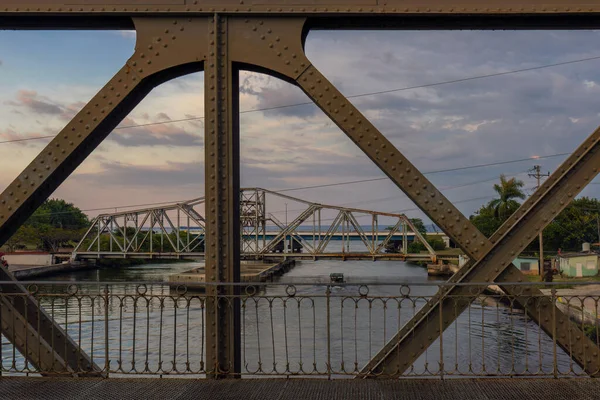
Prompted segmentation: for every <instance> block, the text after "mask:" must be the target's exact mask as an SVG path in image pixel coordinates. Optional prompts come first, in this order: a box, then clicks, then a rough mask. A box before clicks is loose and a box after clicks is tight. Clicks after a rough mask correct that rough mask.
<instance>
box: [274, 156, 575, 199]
mask: <svg viewBox="0 0 600 400" xmlns="http://www.w3.org/2000/svg"><path fill="white" fill-rule="evenodd" d="M570 154H571V153H557V154H550V155H547V156H532V157H529V158H520V159H516V160H510V161H498V162H492V163H487V164H477V165H469V166H464V167H456V168H448V169H440V170H435V171H428V172H424V173H423V175H432V174H440V173H443V172H456V171H464V170H468V169H475V168H483V167H492V166H497V165H506V164H513V163H519V162H525V161H531V160H542V159H547V158H553V157H561V156H567V155H570ZM384 180H389V178H388V177H384V178H370V179H361V180H357V181H346V182H337V183H327V184H323V185H314V186H304V187H296V188H291V189H281V190H274V192H277V193H283V192H292V191H296V190H304V189H319V188H326V187H332V186H342V185H352V184H356V183H365V182H376V181H384Z"/></svg>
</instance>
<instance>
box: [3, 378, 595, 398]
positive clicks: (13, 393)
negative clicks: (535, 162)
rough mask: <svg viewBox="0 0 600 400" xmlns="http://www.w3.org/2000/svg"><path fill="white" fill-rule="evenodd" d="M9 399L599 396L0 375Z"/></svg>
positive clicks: (466, 385)
mask: <svg viewBox="0 0 600 400" xmlns="http://www.w3.org/2000/svg"><path fill="white" fill-rule="evenodd" d="M0 393H2V394H3V396H2V397H3V398H7V399H44V400H50V399H60V400H62V399H80V398H81V399H87V400H92V399H109V398H114V399H138V398H140V399H141V398H143V399H167V398H168V399H173V400H175V399H177V400H184V399H194V400H204V399H206V400H219V399H244V400H288V399H289V400H336V399H344V400H353V399H377V400H392V399H394V400H396V399H407V400H408V399H410V400H429V399H431V400H444V399H461V400H472V399H473V400H474V399H478V400H479V399H482V400H496V399H498V400H500V399H502V400H504V399H520V400H530V399H532V400H533V399H536V400H537V399H543V400H552V399H579V400H587V399H600V381H598V380H595V379H447V380H434V379H429V380H412V379H405V380H396V381H380V380H377V381H376V380H358V379H355V380H346V379H342V380H333V381H329V380H325V379H322V380H320V379H286V380H283V379H280V380H277V379H242V380H220V381H212V380H205V379H199V380H196V379H119V378H116V379H104V380H102V379H83V378H82V379H65V378H32V377H29V378H12V377H3V378H0Z"/></svg>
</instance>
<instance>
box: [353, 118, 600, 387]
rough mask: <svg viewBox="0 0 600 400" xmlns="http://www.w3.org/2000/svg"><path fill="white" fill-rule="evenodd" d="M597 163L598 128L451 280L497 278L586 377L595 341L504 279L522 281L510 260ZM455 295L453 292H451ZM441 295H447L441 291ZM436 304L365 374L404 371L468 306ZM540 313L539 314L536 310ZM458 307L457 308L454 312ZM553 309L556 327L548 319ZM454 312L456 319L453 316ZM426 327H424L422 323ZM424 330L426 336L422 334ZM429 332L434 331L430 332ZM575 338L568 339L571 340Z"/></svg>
mask: <svg viewBox="0 0 600 400" xmlns="http://www.w3.org/2000/svg"><path fill="white" fill-rule="evenodd" d="M598 166H600V128H599V129H598V130H596V131H595V132H594V133H592V135H590V137H589V138H588V139H587V140H586V141H585V142H584V143H583V144H582V145H581V146H580V147H579V148H578V149H577V150H576V151H575V152H574V153H573V154H572V155H571V156H570V157H569V158H568V159H567V160H566V161H565V162H564V163H563V164H562V165H561V166H560V167H559V168H558V169H557V171H556V172H555V173H554V174H552V175H551V176H550V177H549V178H548V180H547V181H546V182H545V183H544V185H542V186H541V187H540V188H539V189H538V190H537V191H536V192H535V193H534V194H533V195H532V196H531V197H530V198H529V199H527V200H526V201H525V202H524V204H523V205H522V206H521V207H520V208H519V210H518V211H517V212H515V214H513V216H511V218H509V220H507V221H506V222H505V223H504V224H503V225H502V227H501V228H500V229H498V231H497V232H496V233H494V235H493V236H492V237H491V238H490V239H489V241H488V243H486V247H487V249H486V252H485V254H483V255H481V256H480V257H477V256H474V257H473V256H472V255H469V256H471V257H473V258H474V261H473V262H470V263H469V264H468V265H467V266H465V267H464V268H462V269H461V270H460V271H459V272H458V273H457V274H456V275H455V276H453V277H452V279H451V281H452V282H459V281H463V282H492V281H496V282H498V283H499V284H500V286H501V288H502V289H503V290H504V291H505V292H506V293H508V294H509V295H511V296H514V297H515V299H516V300H517V302H518V303H519V304H520V305H521V306H522V307H523V308H525V310H526V311H527V312H528V315H529V316H531V318H532V319H534V320H535V321H536V322H537V323H538V324H539V325H540V327H541V328H542V330H544V331H545V332H546V333H548V334H549V335H551V336H553V337H555V338H556V341H557V344H558V345H559V346H560V347H561V348H562V349H563V350H564V351H565V352H566V353H567V354H570V355H571V356H572V358H573V359H574V360H575V361H576V362H577V363H578V364H579V365H580V366H581V367H582V368H583V369H584V370H585V371H586V372H587V373H588V374H590V375H592V376H596V375H598V374H600V351H599V350H598V347H597V345H596V344H595V343H594V342H593V341H591V340H590V339H588V338H587V336H586V335H585V334H584V333H583V332H582V331H581V329H580V328H579V327H578V326H577V325H576V324H574V323H571V322H570V321H569V318H568V317H567V316H565V315H564V314H563V313H562V312H561V311H560V310H559V309H558V308H557V307H556V306H555V305H553V303H552V302H550V301H548V299H547V298H546V299H544V298H543V295H542V293H541V292H540V291H539V290H537V289H533V288H522V287H514V286H510V285H503V284H502V283H504V282H506V283H510V282H521V281H522V280H523V275H522V273H521V272H520V271H519V270H518V269H517V268H515V267H514V266H513V265H512V260H513V259H514V258H515V257H516V256H517V255H518V254H519V253H520V252H521V251H523V250H524V249H525V247H526V246H527V245H528V244H529V243H530V242H531V241H532V240H533V239H534V238H535V237H536V236H537V235H538V234H539V233H540V232H541V231H542V230H543V229H544V227H546V226H547V225H548V223H550V222H551V221H552V220H553V219H554V218H555V217H556V216H557V215H558V213H560V212H561V211H562V210H563V209H564V208H565V207H566V206H567V205H568V204H569V203H570V202H571V200H572V199H573V198H574V197H575V196H576V195H577V194H578V193H580V192H581V190H583V188H584V187H585V185H586V184H587V183H589V182H590V181H591V180H592V179H593V178H594V177H595V176H596V175H597V174H598V171H599V170H598ZM484 288H485V285H484V286H481V287H480V288H472V287H471V288H462V290H463V291H466V292H470V296H469V295H468V294H467V295H466V297H467V298H469V297H471V298H474V297H476V296H477V295H478V294H480V293H481V292H482V291H483V289H484ZM454 294H455V293H454V292H452V295H454ZM441 295H442V296H446V295H450V292H449V293H442V294H441ZM434 300H435V303H434V304H428V305H427V307H428V309H425V310H423V311H424V312H420V313H418V314H417V315H416V316H415V318H413V320H411V321H409V322H408V323H407V325H406V326H405V327H403V329H401V331H400V332H399V333H398V335H396V336H395V337H394V338H393V339H392V340H391V341H390V342H389V343H388V344H387V345H386V346H385V347H384V349H382V351H381V352H380V353H379V354H377V355H376V356H375V357H374V358H373V360H372V361H371V362H370V363H369V364H368V365H367V366H366V367H365V369H364V370H363V372H364V373H373V372H375V373H382V371H384V370H394V369H396V370H399V372H403V371H404V370H405V369H406V368H408V367H409V366H410V365H412V363H413V362H414V361H415V360H416V358H417V357H418V355H420V354H421V353H422V351H420V349H422V348H423V347H424V348H426V347H427V346H428V345H429V344H430V343H431V342H433V340H435V339H436V338H437V337H438V336H439V330H440V329H439V327H440V324H439V318H438V319H435V318H436V317H437V316H438V313H439V312H441V313H442V314H443V315H445V316H446V317H445V318H443V319H444V320H443V324H442V328H443V329H446V328H447V327H448V326H449V325H450V324H451V323H452V322H453V321H454V319H455V318H456V317H458V315H460V311H461V310H464V309H466V307H467V306H468V303H466V304H460V305H458V304H450V303H452V302H447V303H448V305H447V308H451V307H455V311H453V312H450V311H446V312H445V313H444V312H443V311H440V308H443V307H442V306H443V304H442V303H443V301H444V300H443V298H442V299H441V298H440V297H436V298H435V299H434ZM540 309H543V310H544V313H543V314H544V315H543V316H542V317H540V316H539V310H540ZM457 311H459V312H457ZM552 313H556V315H557V319H556V321H557V322H558V324H557V326H556V327H555V326H554V325H553V321H552V319H550V318H548V317H549V316H550V315H552ZM453 315H455V317H453ZM426 326H428V327H426ZM421 332H428V334H421ZM432 332H433V333H432ZM573 337H575V338H579V339H578V340H576V341H572V340H571V338H573Z"/></svg>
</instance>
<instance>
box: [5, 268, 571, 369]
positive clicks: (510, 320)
mask: <svg viewBox="0 0 600 400" xmlns="http://www.w3.org/2000/svg"><path fill="white" fill-rule="evenodd" d="M199 265H200V264H199V263H183V264H152V265H140V266H135V267H129V268H122V269H119V268H109V269H103V270H98V271H79V272H72V273H68V274H64V275H61V276H55V277H52V278H51V279H48V281H49V282H51V281H53V280H54V281H66V280H68V281H73V282H86V283H88V284H86V285H82V286H81V289H80V291H79V292H78V293H77V295H76V296H73V297H68V298H65V297H60V296H55V297H51V296H45V297H40V302H41V303H42V304H43V306H44V307H45V308H46V310H47V311H48V313H49V314H50V315H51V316H52V317H53V318H54V319H55V320H56V321H58V322H59V323H60V324H61V325H62V326H64V327H65V328H66V330H67V331H68V333H69V335H71V337H72V338H73V340H75V341H76V342H77V343H78V344H80V346H81V349H82V350H83V351H85V352H87V353H88V354H90V355H91V356H92V357H93V360H94V362H96V363H97V364H98V365H99V366H100V367H101V368H103V367H105V366H106V365H108V366H109V369H110V370H111V371H112V372H115V373H117V374H119V373H154V374H156V373H160V374H177V373H186V374H192V375H201V374H202V373H203V372H204V369H205V364H204V363H205V355H206V353H205V350H206V349H205V336H204V335H205V332H204V323H205V317H206V307H207V304H206V302H205V300H204V298H203V297H202V295H200V294H193V293H188V294H186V295H185V296H180V295H179V294H177V293H174V292H173V291H172V290H171V289H169V287H168V285H166V284H165V283H164V282H165V281H166V279H167V276H168V274H170V273H176V272H182V271H185V270H188V269H191V268H194V267H197V266H199ZM331 272H342V273H344V274H345V276H346V279H348V280H349V281H354V282H357V284H356V285H349V286H344V287H333V288H331V293H330V296H329V297H327V296H325V294H326V292H325V287H323V286H318V285H297V286H296V287H295V296H293V297H290V296H289V292H286V289H287V287H286V286H278V285H277V284H276V283H274V284H273V285H269V286H266V287H265V289H264V290H263V291H261V292H260V293H257V295H256V296H253V297H248V298H246V299H244V301H243V302H242V328H243V332H242V351H243V355H242V357H243V361H242V365H243V369H244V373H248V374H325V375H327V374H330V375H333V376H338V375H343V374H352V373H357V372H359V371H360V369H361V368H362V366H363V365H365V364H366V363H367V362H368V361H369V359H370V358H371V357H372V356H374V355H375V354H376V353H377V352H378V351H379V350H380V349H381V347H382V346H383V345H384V344H385V343H387V342H388V341H389V340H390V339H391V338H392V337H393V335H394V334H395V333H396V332H397V331H398V329H399V328H400V327H401V326H403V325H404V324H405V323H406V322H407V321H408V320H410V318H411V317H412V316H414V315H415V313H416V312H418V310H419V309H420V308H421V307H422V306H423V305H424V304H425V302H426V301H427V299H428V297H429V296H431V295H432V294H434V293H435V292H436V290H437V288H436V286H435V281H428V278H427V274H426V271H425V269H423V268H420V267H417V266H413V265H409V264H406V263H402V262H398V261H378V262H372V261H346V262H342V261H332V260H328V261H318V262H302V263H299V264H298V265H297V267H296V268H294V269H293V270H291V271H290V272H289V273H288V274H287V275H286V276H285V277H283V278H281V279H283V280H285V281H287V282H289V281H292V282H293V281H306V280H309V279H321V280H325V281H326V280H327V277H328V276H329V274H330V273H331ZM390 280H402V281H412V282H430V283H431V285H430V286H412V287H411V288H410V296H409V297H406V298H405V297H402V296H401V292H400V291H399V286H377V285H370V286H369V288H368V289H369V293H368V297H361V296H360V294H361V293H362V294H364V292H361V291H364V287H361V283H363V282H366V281H370V282H389V281H390ZM106 281H113V282H115V283H114V284H112V285H111V286H110V287H109V288H108V293H109V295H108V296H106V293H105V289H106V288H105V287H104V286H103V285H100V284H97V285H94V284H93V282H106ZM131 281H145V282H156V284H154V285H150V286H147V287H139V286H137V285H131V284H127V283H126V282H131ZM52 290H54V291H55V292H56V291H57V288H56V287H52V286H48V287H41V288H40V293H49V291H52ZM146 290H147V292H146ZM288 290H289V289H288ZM140 294H145V297H140ZM440 343H443V346H442V347H441V349H440ZM12 352H13V349H12V346H10V344H8V343H7V342H6V341H5V340H4V339H3V343H2V354H1V357H2V366H3V369H4V371H8V370H13V371H14V370H22V369H23V368H26V367H27V363H26V361H25V360H24V359H23V358H22V357H13V354H12ZM553 358H554V347H553V343H552V341H551V340H550V339H549V338H548V337H547V336H546V335H545V334H540V332H539V329H538V327H537V325H536V324H535V323H533V322H532V321H530V320H529V319H528V318H527V317H526V315H524V313H523V312H522V311H518V310H511V309H509V308H507V307H506V306H504V305H503V304H501V303H500V302H496V301H493V299H487V300H486V301H477V302H475V303H473V304H472V305H471V306H470V307H469V308H468V309H467V311H465V312H464V313H463V314H461V315H460V317H459V318H458V319H457V320H456V322H455V323H454V324H453V325H452V326H450V328H448V329H447V330H446V331H445V333H444V335H443V338H442V341H441V342H440V340H437V341H436V342H435V343H434V344H433V345H432V346H431V347H430V348H429V349H428V350H427V351H426V352H425V353H424V354H423V355H422V356H421V357H420V358H419V359H418V361H417V362H416V363H415V364H414V365H413V367H412V368H411V369H410V371H409V372H408V374H412V375H419V376H422V375H430V374H431V375H438V374H440V373H441V370H440V364H441V363H440V361H442V360H443V365H444V368H443V373H444V375H445V376H448V375H476V376H484V375H494V374H501V375H516V374H522V375H523V374H524V375H533V374H548V375H551V374H553ZM557 368H558V371H559V373H561V374H569V373H570V372H571V370H572V369H574V370H575V371H576V372H580V370H579V369H578V368H576V367H575V366H574V365H573V363H572V361H571V359H570V357H568V356H567V355H565V354H564V353H563V352H562V351H561V350H560V349H558V351H557Z"/></svg>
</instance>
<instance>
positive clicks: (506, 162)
mask: <svg viewBox="0 0 600 400" xmlns="http://www.w3.org/2000/svg"><path fill="white" fill-rule="evenodd" d="M569 154H570V153H557V154H550V155H547V156H533V157H529V158H522V159H516V160H511V161H498V162H493V163H487V164H477V165H472V166H464V167H456V168H448V169H445V170H435V171H429V172H425V173H424V174H425V175H428V174H438V173H442V172H455V171H460V170H468V169H475V168H484V167H489V166H496V165H506V164H511V163H518V162H524V161H531V160H540V159H547V158H552V157H559V156H565V155H569ZM387 179H389V178H387V177H385V178H371V179H362V180H357V181H346V182H337V183H329V184H323V185H314V186H304V187H296V188H291V189H281V190H273V192H275V193H283V192H290V191H296V190H305V189H318V188H324V187H333V186H343V185H351V184H357V183H365V182H375V181H382V180H387ZM490 180H491V179H490ZM486 181H488V180H486ZM477 183H478V182H477ZM471 184H475V183H469V184H465V185H464V186H470V185H471ZM458 187H463V186H458ZM453 188H454V187H450V188H446V189H444V190H449V189H453ZM182 201H186V200H176V201H171V202H168V201H165V202H160V203H148V204H137V205H126V206H117V207H114V206H113V207H102V208H94V209H87V210H81V211H83V212H91V211H103V210H112V209H116V208H131V207H146V206H152V205H160V204H167V203H176V202H182ZM45 215H50V214H45ZM52 215H54V214H52Z"/></svg>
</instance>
